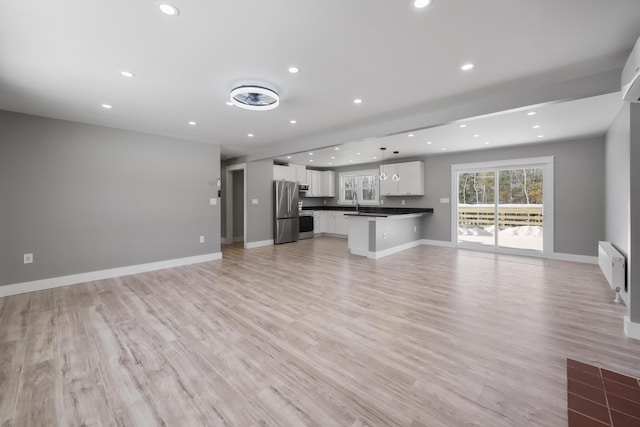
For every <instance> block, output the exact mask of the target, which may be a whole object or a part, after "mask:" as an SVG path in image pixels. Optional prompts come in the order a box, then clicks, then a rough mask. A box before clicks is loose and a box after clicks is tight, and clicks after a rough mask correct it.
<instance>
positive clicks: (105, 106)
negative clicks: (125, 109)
mask: <svg viewBox="0 0 640 427" xmlns="http://www.w3.org/2000/svg"><path fill="white" fill-rule="evenodd" d="M101 107H102V108H104V109H105V110H110V109H112V108H113V107H112V106H111V105H109V104H101Z"/></svg>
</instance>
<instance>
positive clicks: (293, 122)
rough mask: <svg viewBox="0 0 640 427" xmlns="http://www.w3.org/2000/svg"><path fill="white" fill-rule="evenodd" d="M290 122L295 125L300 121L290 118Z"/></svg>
mask: <svg viewBox="0 0 640 427" xmlns="http://www.w3.org/2000/svg"><path fill="white" fill-rule="evenodd" d="M289 123H291V124H292V125H295V124H296V123H298V122H297V121H295V120H289Z"/></svg>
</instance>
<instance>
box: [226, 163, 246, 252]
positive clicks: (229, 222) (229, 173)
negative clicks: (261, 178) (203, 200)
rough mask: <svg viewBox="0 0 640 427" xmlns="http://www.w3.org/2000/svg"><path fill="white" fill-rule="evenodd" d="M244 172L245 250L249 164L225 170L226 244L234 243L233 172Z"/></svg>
mask: <svg viewBox="0 0 640 427" xmlns="http://www.w3.org/2000/svg"><path fill="white" fill-rule="evenodd" d="M238 170H241V171H242V175H243V178H244V179H243V182H244V186H243V189H242V199H243V201H244V202H243V206H244V208H243V218H242V220H243V221H244V227H243V231H242V240H243V245H244V248H245V249H246V248H247V164H246V163H238V164H237V165H231V166H227V167H226V168H225V174H226V175H225V178H226V179H225V196H226V197H225V212H226V215H225V220H226V223H225V242H226V243H233V237H234V236H233V172H234V171H238Z"/></svg>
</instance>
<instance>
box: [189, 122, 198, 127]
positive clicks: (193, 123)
mask: <svg viewBox="0 0 640 427" xmlns="http://www.w3.org/2000/svg"><path fill="white" fill-rule="evenodd" d="M189 124H190V125H191V126H195V125H196V124H197V123H196V122H194V121H191V122H189Z"/></svg>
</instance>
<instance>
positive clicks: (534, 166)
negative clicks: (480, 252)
mask: <svg viewBox="0 0 640 427" xmlns="http://www.w3.org/2000/svg"><path fill="white" fill-rule="evenodd" d="M541 160H543V161H541ZM521 162H522V164H517V163H514V164H511V163H510V162H496V163H495V164H493V165H492V164H487V163H482V164H468V165H454V168H453V171H452V179H453V182H454V183H455V184H454V188H453V190H455V194H457V197H456V200H455V206H454V212H455V217H454V218H453V219H454V221H455V229H454V233H455V236H456V244H457V246H459V247H466V248H477V249H484V250H490V251H499V252H509V253H522V254H536V253H537V254H542V253H543V252H549V251H551V248H552V241H553V239H552V232H553V231H552V228H549V230H546V231H547V232H545V229H546V227H547V225H549V226H551V224H552V222H550V223H549V224H547V222H548V221H547V218H546V217H545V200H546V201H547V203H549V201H550V200H552V197H551V195H550V194H546V192H547V188H546V187H545V186H546V184H547V182H546V180H548V179H552V176H553V175H552V174H553V167H552V166H553V162H552V159H551V160H550V161H549V159H548V158H544V159H539V158H537V159H530V160H529V159H525V160H521ZM537 162H540V163H537ZM551 191H552V190H551ZM545 239H549V240H550V241H549V242H545Z"/></svg>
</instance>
